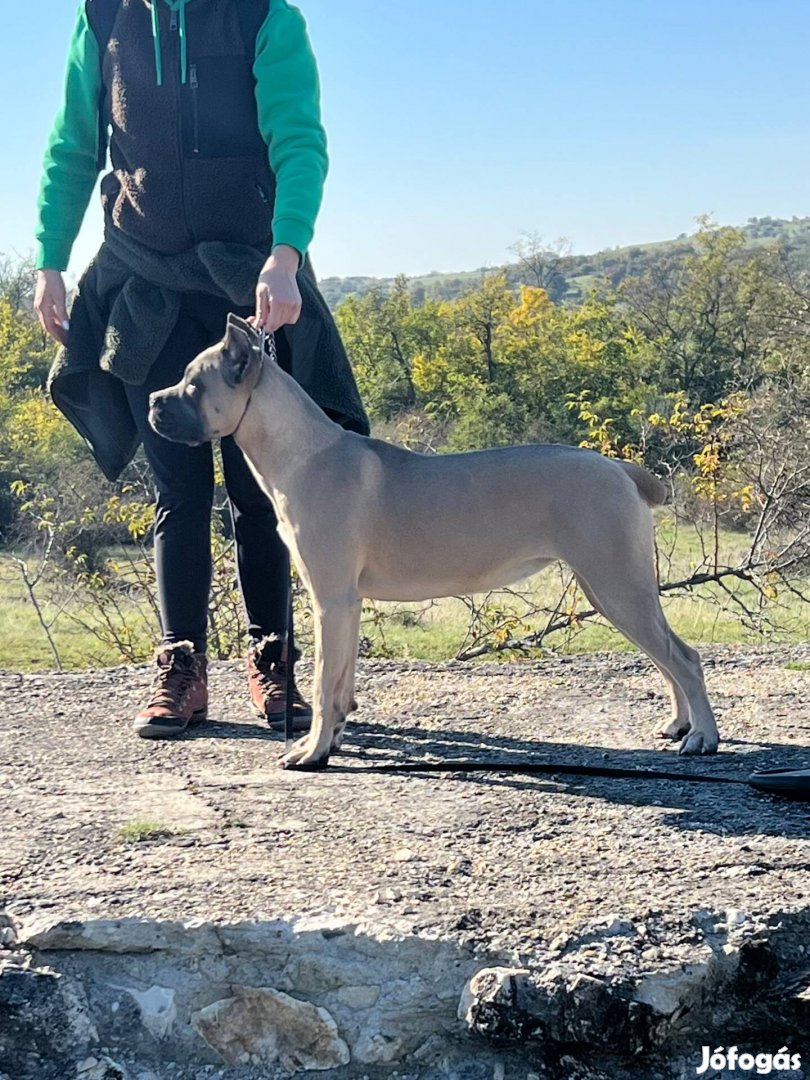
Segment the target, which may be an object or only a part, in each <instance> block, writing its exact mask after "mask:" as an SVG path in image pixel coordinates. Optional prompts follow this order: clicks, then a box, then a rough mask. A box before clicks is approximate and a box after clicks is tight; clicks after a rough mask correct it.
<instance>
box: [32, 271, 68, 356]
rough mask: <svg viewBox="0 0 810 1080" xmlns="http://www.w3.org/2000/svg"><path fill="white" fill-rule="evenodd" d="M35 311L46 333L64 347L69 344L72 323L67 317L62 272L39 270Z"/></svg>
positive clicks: (35, 293)
mask: <svg viewBox="0 0 810 1080" xmlns="http://www.w3.org/2000/svg"><path fill="white" fill-rule="evenodd" d="M34 311H36V313H37V315H38V316H39V321H40V323H41V324H42V329H43V330H44V331H45V333H46V334H50V336H51V337H52V338H53V339H54V341H58V342H59V344H60V345H64V344H65V343H66V342H67V332H68V329H69V327H70V323H69V322H68V317H67V304H66V301H65V282H64V280H63V278H62V271H61V270H37V282H36V290H35V292H34Z"/></svg>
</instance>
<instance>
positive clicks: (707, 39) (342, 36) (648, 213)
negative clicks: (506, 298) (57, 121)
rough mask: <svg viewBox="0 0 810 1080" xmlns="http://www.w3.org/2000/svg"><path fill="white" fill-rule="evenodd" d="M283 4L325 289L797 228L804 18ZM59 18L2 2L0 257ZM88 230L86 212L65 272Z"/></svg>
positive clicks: (36, 139)
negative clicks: (313, 72) (311, 77)
mask: <svg viewBox="0 0 810 1080" xmlns="http://www.w3.org/2000/svg"><path fill="white" fill-rule="evenodd" d="M299 6H300V8H301V10H302V11H303V12H304V14H305V16H306V18H307V21H308V24H309V28H310V36H311V38H312V41H313V45H314V48H315V51H316V55H317V57H318V61H319V65H320V71H321V81H322V87H323V111H324V121H325V125H326V129H327V133H328V136H329V141H330V152H331V171H330V176H329V180H328V182H327V192H326V198H325V201H324V205H323V209H322V212H321V216H320V218H319V221H318V226H317V230H316V238H315V242H314V244H313V247H312V256H313V261H314V264H315V268H316V270H317V272H318V273H319V274H320V275H321V276H326V275H329V274H341V275H348V274H371V275H388V274H394V273H397V272H404V273H409V274H416V273H420V272H426V271H429V270H460V269H474V268H476V267H478V266H481V265H485V264H497V263H499V262H503V261H504V260H506V259H507V258H508V257H509V256H508V249H509V246H510V245H511V244H513V243H514V242H515V241H516V240H517V239H519V237H520V235H521V233H522V232H537V233H540V234H542V235H544V236H545V237H547V238H549V239H551V238H555V237H558V236H565V237H567V238H568V239H569V240H570V241H571V243H572V245H573V248H574V250H575V251H582V252H584V251H593V250H596V249H599V248H602V247H612V246H616V245H622V244H627V243H636V242H644V241H648V240H655V239H666V238H668V237H671V236H674V235H677V234H678V233H681V232H684V231H691V230H692V228H693V225H694V218H695V217H696V216H697V215H698V214H701V213H704V212H709V213H713V214H714V215H715V217H716V218H717V219H718V220H719V221H722V222H730V223H742V222H744V221H745V220H746V219H747V218H748V217H752V216H764V215H768V214H770V215H774V216H787V217H790V216H792V215H794V214H797V215H804V214H808V213H810V79H808V73H807V72H808V56H810V3H808V2H807V0H679V2H672V0H553V2H551V0H498V2H497V3H496V2H492V0H490V2H489V3H483V2H482V0H408V2H407V3H381V2H380V0H347V2H345V3H340V4H336V3H335V2H334V0H299ZM46 7H47V15H46V14H45V12H44V10H43V9H44V8H46ZM75 10H76V5H75V3H74V2H73V0H58V2H53V0H49V3H48V4H47V5H44V4H41V3H37V4H18V3H12V0H0V14H2V25H3V36H4V48H3V65H2V67H1V68H0V131H2V140H0V252H3V251H5V252H11V251H16V252H20V253H24V252H27V251H28V250H30V248H31V246H32V240H31V236H32V233H33V229H34V223H35V201H36V191H37V187H38V183H39V170H40V164H41V159H42V151H43V148H44V144H45V140H46V138H47V134H48V131H49V128H50V124H51V121H52V119H53V116H54V114H55V112H56V109H57V107H58V103H59V96H60V88H61V82H62V73H63V67H64V58H65V52H66V48H67V43H68V39H69V36H70V31H71V27H72V24H73V19H74V15H75ZM99 221H100V209H99V207H98V204H97V202H96V201H95V199H94V201H93V202H92V203H91V206H90V209H89V211H88V215H87V220H86V222H85V227H84V229H83V231H82V235H81V236H80V238H79V240H78V242H77V244H76V247H75V249H74V258H73V260H72V263H71V271H72V273H73V274H74V275H75V274H77V273H78V272H79V271H80V270H81V268H82V267H83V265H84V264H85V263H86V262H87V260H88V259H89V257H90V256H91V255H92V253H93V251H94V249H95V247H96V246H97V244H98V241H99V238H100V228H99Z"/></svg>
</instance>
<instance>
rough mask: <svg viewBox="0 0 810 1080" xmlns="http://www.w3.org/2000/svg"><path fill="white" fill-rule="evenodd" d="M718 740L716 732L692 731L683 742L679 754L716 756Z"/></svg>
mask: <svg viewBox="0 0 810 1080" xmlns="http://www.w3.org/2000/svg"><path fill="white" fill-rule="evenodd" d="M719 743H720V739H719V737H718V735H717V732H710V731H692V732H690V733H689V734H688V735H687V736H686V737H685V738H684V740H683V742H682V743H681V745H680V748H679V750H678V753H679V754H684V755H687V754H688V755H697V754H716V753H717V747H718V745H719Z"/></svg>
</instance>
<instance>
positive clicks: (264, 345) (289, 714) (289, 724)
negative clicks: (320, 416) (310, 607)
mask: <svg viewBox="0 0 810 1080" xmlns="http://www.w3.org/2000/svg"><path fill="white" fill-rule="evenodd" d="M259 350H260V352H261V358H262V363H264V361H265V360H269V361H270V362H271V363H272V364H277V363H278V352H277V350H276V335H275V334H273V333H269V332H268V331H267V330H266V329H265V328H264V327H262V328H261V331H260V332H259ZM285 673H286V674H285V679H284V689H285V692H286V697H285V702H284V741H285V743H286V744H287V749H288V750H289V748H290V746H291V745H292V742H293V739H294V737H295V732H294V731H293V720H294V716H293V686H294V685H295V631H294V627H293V581H292V566H290V604H289V607H288V608H287V665H286V667H285Z"/></svg>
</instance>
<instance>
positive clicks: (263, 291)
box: [253, 284, 269, 330]
mask: <svg viewBox="0 0 810 1080" xmlns="http://www.w3.org/2000/svg"><path fill="white" fill-rule="evenodd" d="M268 306H269V295H268V291H267V286H266V285H264V284H260V285H259V287H258V288H257V289H256V315H255V321H254V323H253V325H254V326H255V327H256V329H257V330H261V328H262V327H263V326H265V325H266V320H267V308H268Z"/></svg>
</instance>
